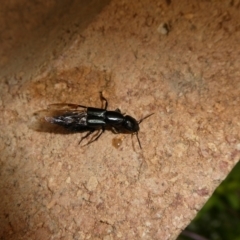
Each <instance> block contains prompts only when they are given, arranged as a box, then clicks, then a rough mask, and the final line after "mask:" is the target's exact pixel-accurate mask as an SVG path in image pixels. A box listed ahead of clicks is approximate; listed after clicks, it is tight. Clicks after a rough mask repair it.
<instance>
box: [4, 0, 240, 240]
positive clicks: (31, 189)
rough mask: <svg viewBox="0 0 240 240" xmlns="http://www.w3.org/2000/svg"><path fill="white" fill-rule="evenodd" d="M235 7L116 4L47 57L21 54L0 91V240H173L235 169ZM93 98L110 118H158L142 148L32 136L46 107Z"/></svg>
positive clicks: (110, 138) (124, 142)
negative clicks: (32, 124)
mask: <svg viewBox="0 0 240 240" xmlns="http://www.w3.org/2000/svg"><path fill="white" fill-rule="evenodd" d="M238 2H239V1H225V2H223V1H221V2H220V1H214V0H212V1H195V2H190V1H181V3H179V1H172V2H171V1H154V0H152V1H150V2H149V1H147V0H140V1H137V2H136V1H115V0H113V1H111V2H110V4H109V5H108V6H107V7H105V8H104V10H103V11H102V12H101V13H100V14H99V15H98V16H97V17H96V18H95V19H94V20H93V21H92V23H91V24H90V25H88V27H87V28H85V30H84V31H83V30H81V31H80V30H79V32H77V33H76V32H75V34H74V35H73V36H74V39H71V41H69V42H68V41H66V39H64V38H63V39H64V40H63V41H65V42H64V44H65V47H64V48H63V49H61V52H55V53H54V54H55V56H56V57H55V58H54V59H46V61H47V63H46V62H45V63H44V64H42V62H43V61H39V62H36V61H35V62H34V47H33V48H32V49H33V53H30V54H32V55H31V56H32V58H33V60H32V62H31V61H29V60H26V58H25V57H26V55H24V54H26V53H24V52H23V53H21V54H20V55H19V56H18V57H19V58H20V59H22V61H23V63H24V61H28V62H27V63H28V64H27V65H26V66H24V70H22V71H21V68H19V65H18V68H17V72H14V64H17V63H14V62H13V63H12V64H13V65H12V66H11V69H12V70H13V72H12V73H10V72H4V74H5V75H4V76H3V74H2V75H1V82H0V91H1V94H0V96H1V97H0V108H1V118H0V126H1V139H0V149H1V158H0V166H1V175H0V178H1V181H0V193H1V196H2V198H1V203H0V236H1V238H2V239H44V240H45V239H105V240H108V239H161V240H165V239H166V240H167V239H175V238H176V237H177V235H178V234H179V233H180V232H181V230H182V229H184V228H185V227H186V225H187V224H188V223H189V222H190V221H191V219H192V218H193V217H194V216H195V214H196V213H197V211H198V210H199V209H200V208H201V207H202V205H203V204H204V203H205V202H206V200H207V199H208V197H209V196H210V195H211V194H212V192H213V191H214V189H215V188H216V187H217V186H218V184H219V183H220V182H221V181H222V180H223V179H224V178H225V177H226V176H227V174H228V173H229V171H230V170H231V169H232V167H233V166H234V165H235V163H236V162H237V161H238V160H239V156H240V123H239V118H240V110H239V105H240V94H239V93H240V81H239V78H240V70H239V69H240V68H239V66H240V60H239V59H240V47H239V38H240V31H239V27H238V25H239V20H240V15H239V7H240V4H239V3H238ZM76 11H77V9H76ZM164 26H165V27H166V26H167V27H166V28H165V30H166V31H163V30H164V29H162V28H163V27H164ZM69 28H70V29H71V25H70V26H69ZM48 40H49V41H50V40H51V39H48V38H47V39H46V41H48ZM60 41H61V40H60ZM32 44H33V43H32ZM33 46H34V45H33ZM37 50H38V49H35V51H37ZM54 50H55V49H54V45H52V52H54ZM58 51H60V50H59V49H58ZM28 54H29V53H28ZM41 60H44V59H41ZM4 61H6V59H5V60H4V59H3V60H2V61H1V63H2V64H3V63H4ZM23 65H24V64H21V66H23ZM33 66H34V67H35V68H31V67H33ZM27 67H29V69H30V68H31V69H36V73H37V74H36V73H35V74H34V73H33V70H31V69H30V70H29V71H31V75H29V74H28V73H27V72H26V69H27ZM6 73H7V74H6ZM99 91H103V92H104V95H105V97H106V98H107V99H108V101H109V109H116V108H120V109H121V110H122V111H123V112H124V113H127V114H130V115H132V116H134V117H136V118H137V119H140V118H141V117H143V116H145V115H147V114H149V113H153V112H154V113H155V114H154V115H153V116H152V117H150V118H149V119H147V120H146V121H144V122H143V123H142V124H141V130H140V133H139V137H140V140H141V143H142V146H143V149H142V150H140V149H139V147H138V144H137V141H136V138H135V136H133V138H131V136H130V135H114V134H113V133H111V132H107V133H105V134H104V136H102V137H101V138H100V139H99V140H98V141H97V142H95V143H93V144H91V145H89V146H87V147H80V146H78V141H79V140H80V138H81V134H73V135H59V134H50V133H41V132H36V131H32V130H31V129H29V128H28V123H29V121H30V119H31V114H32V113H33V112H34V111H37V110H40V109H43V108H45V107H46V105H47V104H50V103H54V102H73V103H80V104H83V105H87V106H99V107H100V100H99ZM116 139H117V141H115V140H116ZM113 142H117V143H118V144H113Z"/></svg>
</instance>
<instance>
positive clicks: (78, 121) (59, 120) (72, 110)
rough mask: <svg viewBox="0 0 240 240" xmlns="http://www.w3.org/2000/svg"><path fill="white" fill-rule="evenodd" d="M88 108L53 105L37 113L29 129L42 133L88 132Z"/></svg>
mask: <svg viewBox="0 0 240 240" xmlns="http://www.w3.org/2000/svg"><path fill="white" fill-rule="evenodd" d="M86 117H87V113H86V107H84V106H81V105H75V104H62V103H59V104H51V105H48V108H47V109H44V110H40V111H38V112H35V113H34V114H33V116H32V118H31V122H30V124H29V127H30V128H31V129H33V130H35V131H40V132H54V133H61V134H62V133H65V134H66V133H72V132H83V131H87V130H88V127H87V126H86V125H87V124H86Z"/></svg>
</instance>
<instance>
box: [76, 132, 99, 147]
mask: <svg viewBox="0 0 240 240" xmlns="http://www.w3.org/2000/svg"><path fill="white" fill-rule="evenodd" d="M94 131H95V129H93V130H91V131H89V132H88V133H87V134H86V135H85V136H83V137H82V138H81V139H80V141H79V143H78V144H80V143H81V142H82V140H83V139H85V138H87V137H88V136H90V135H91V134H92V133H93V132H94Z"/></svg>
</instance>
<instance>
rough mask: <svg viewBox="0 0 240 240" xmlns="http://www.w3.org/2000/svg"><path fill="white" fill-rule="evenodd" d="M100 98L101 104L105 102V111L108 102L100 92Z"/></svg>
mask: <svg viewBox="0 0 240 240" xmlns="http://www.w3.org/2000/svg"><path fill="white" fill-rule="evenodd" d="M100 98H101V100H102V102H103V101H105V107H104V109H105V110H107V107H108V101H107V99H106V98H105V97H104V96H103V94H102V92H100Z"/></svg>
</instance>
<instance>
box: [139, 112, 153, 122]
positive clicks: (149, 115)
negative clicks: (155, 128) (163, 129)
mask: <svg viewBox="0 0 240 240" xmlns="http://www.w3.org/2000/svg"><path fill="white" fill-rule="evenodd" d="M153 114H154V113H151V114H148V115H147V116H145V117H143V118H142V119H140V120H139V121H138V124H140V123H141V122H142V121H143V120H145V119H146V118H149V117H151V116H152V115H153Z"/></svg>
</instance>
